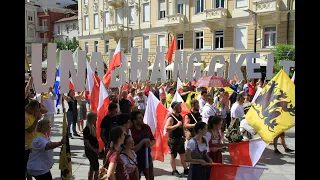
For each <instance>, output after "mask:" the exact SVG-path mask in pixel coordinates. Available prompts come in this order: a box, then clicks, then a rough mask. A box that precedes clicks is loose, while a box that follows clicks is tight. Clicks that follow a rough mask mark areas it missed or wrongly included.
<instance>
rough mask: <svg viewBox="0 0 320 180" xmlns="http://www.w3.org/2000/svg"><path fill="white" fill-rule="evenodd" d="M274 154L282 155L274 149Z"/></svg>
mask: <svg viewBox="0 0 320 180" xmlns="http://www.w3.org/2000/svg"><path fill="white" fill-rule="evenodd" d="M274 153H275V154H278V155H281V154H282V153H281V152H280V151H279V150H278V149H275V150H274Z"/></svg>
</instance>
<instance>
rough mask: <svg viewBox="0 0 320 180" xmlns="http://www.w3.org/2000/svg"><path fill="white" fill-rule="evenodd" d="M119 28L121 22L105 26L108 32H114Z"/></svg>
mask: <svg viewBox="0 0 320 180" xmlns="http://www.w3.org/2000/svg"><path fill="white" fill-rule="evenodd" d="M120 30H121V24H109V25H108V27H107V31H108V32H109V33H116V32H118V31H120Z"/></svg>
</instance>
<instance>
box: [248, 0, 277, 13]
mask: <svg viewBox="0 0 320 180" xmlns="http://www.w3.org/2000/svg"><path fill="white" fill-rule="evenodd" d="M279 2H280V1H279V0H254V1H253V5H254V8H255V12H257V13H263V12H274V11H277V10H279Z"/></svg>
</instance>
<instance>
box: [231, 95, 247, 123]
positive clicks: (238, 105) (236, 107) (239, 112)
mask: <svg viewBox="0 0 320 180" xmlns="http://www.w3.org/2000/svg"><path fill="white" fill-rule="evenodd" d="M244 95H245V93H244V92H240V93H239V94H238V95H237V101H236V102H235V103H234V104H233V105H232V107H231V123H230V125H232V124H233V123H234V121H235V120H236V119H237V118H240V119H242V117H243V116H244V110H243V106H242V105H243V103H244Z"/></svg>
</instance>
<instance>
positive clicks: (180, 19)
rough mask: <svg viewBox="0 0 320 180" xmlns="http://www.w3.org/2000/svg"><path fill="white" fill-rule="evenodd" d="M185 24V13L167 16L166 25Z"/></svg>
mask: <svg viewBox="0 0 320 180" xmlns="http://www.w3.org/2000/svg"><path fill="white" fill-rule="evenodd" d="M183 24H184V15H183V14H175V15H169V16H166V22H165V24H164V25H165V26H167V27H170V26H171V27H172V26H180V25H183Z"/></svg>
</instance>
